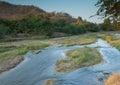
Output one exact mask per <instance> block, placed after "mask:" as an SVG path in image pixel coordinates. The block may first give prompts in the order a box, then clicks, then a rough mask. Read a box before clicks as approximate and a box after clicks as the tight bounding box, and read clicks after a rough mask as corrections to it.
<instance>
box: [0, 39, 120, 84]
mask: <svg viewBox="0 0 120 85" xmlns="http://www.w3.org/2000/svg"><path fill="white" fill-rule="evenodd" d="M84 46H88V47H92V48H93V47H97V48H98V51H99V52H100V53H101V55H102V56H103V59H104V61H103V62H102V63H100V64H97V65H94V66H89V67H83V68H78V69H76V70H73V71H71V72H67V73H56V72H55V64H56V61H57V60H58V59H61V58H65V53H64V52H65V51H67V50H72V49H76V48H82V47H84ZM25 56H26V59H25V60H24V61H23V62H21V63H20V64H19V65H18V66H16V67H15V68H13V69H11V70H10V71H8V72H5V73H3V74H0V85H43V83H44V81H45V80H48V79H56V80H57V81H56V82H55V84H54V85H103V84H104V81H105V80H106V79H107V78H108V76H109V75H111V74H113V73H117V72H120V67H119V66H120V52H119V51H118V50H117V49H116V48H114V47H112V46H110V45H109V44H108V43H107V42H106V41H104V40H101V39H98V40H97V42H96V43H93V44H89V45H75V46H69V47H65V46H64V47H49V48H46V49H44V50H42V51H41V52H40V53H38V54H36V55H33V54H32V52H30V51H29V52H28V53H27V54H26V55H25ZM100 79H101V80H100Z"/></svg>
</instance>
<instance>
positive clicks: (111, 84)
mask: <svg viewBox="0 0 120 85" xmlns="http://www.w3.org/2000/svg"><path fill="white" fill-rule="evenodd" d="M105 85H120V74H113V75H111V76H110V77H109V78H108V80H107V81H106V82H105Z"/></svg>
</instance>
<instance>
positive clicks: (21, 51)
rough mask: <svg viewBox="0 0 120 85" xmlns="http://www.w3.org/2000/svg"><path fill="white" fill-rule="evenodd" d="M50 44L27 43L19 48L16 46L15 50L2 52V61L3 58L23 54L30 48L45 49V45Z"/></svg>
mask: <svg viewBox="0 0 120 85" xmlns="http://www.w3.org/2000/svg"><path fill="white" fill-rule="evenodd" d="M48 46H49V45H48V44H40V45H31V44H30V45H26V46H21V47H19V48H15V49H14V50H11V51H6V52H3V53H1V54H0V61H1V60H7V59H10V58H14V57H16V56H18V55H23V54H25V53H26V52H28V51H29V50H32V51H35V50H41V49H44V48H45V47H48Z"/></svg>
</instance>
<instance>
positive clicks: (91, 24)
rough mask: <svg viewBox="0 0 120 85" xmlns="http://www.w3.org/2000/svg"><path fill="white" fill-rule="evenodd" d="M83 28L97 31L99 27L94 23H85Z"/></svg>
mask: <svg viewBox="0 0 120 85" xmlns="http://www.w3.org/2000/svg"><path fill="white" fill-rule="evenodd" d="M85 28H86V30H87V31H89V32H98V31H100V29H99V27H98V26H97V24H94V23H86V24H85Z"/></svg>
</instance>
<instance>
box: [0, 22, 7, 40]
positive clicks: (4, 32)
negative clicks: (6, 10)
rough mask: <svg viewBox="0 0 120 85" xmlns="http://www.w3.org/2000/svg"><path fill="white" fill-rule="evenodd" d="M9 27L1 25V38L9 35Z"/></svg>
mask: <svg viewBox="0 0 120 85" xmlns="http://www.w3.org/2000/svg"><path fill="white" fill-rule="evenodd" d="M8 29H9V28H8V27H7V26H4V25H2V24H0V38H2V37H4V36H5V35H7V34H8Z"/></svg>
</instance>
